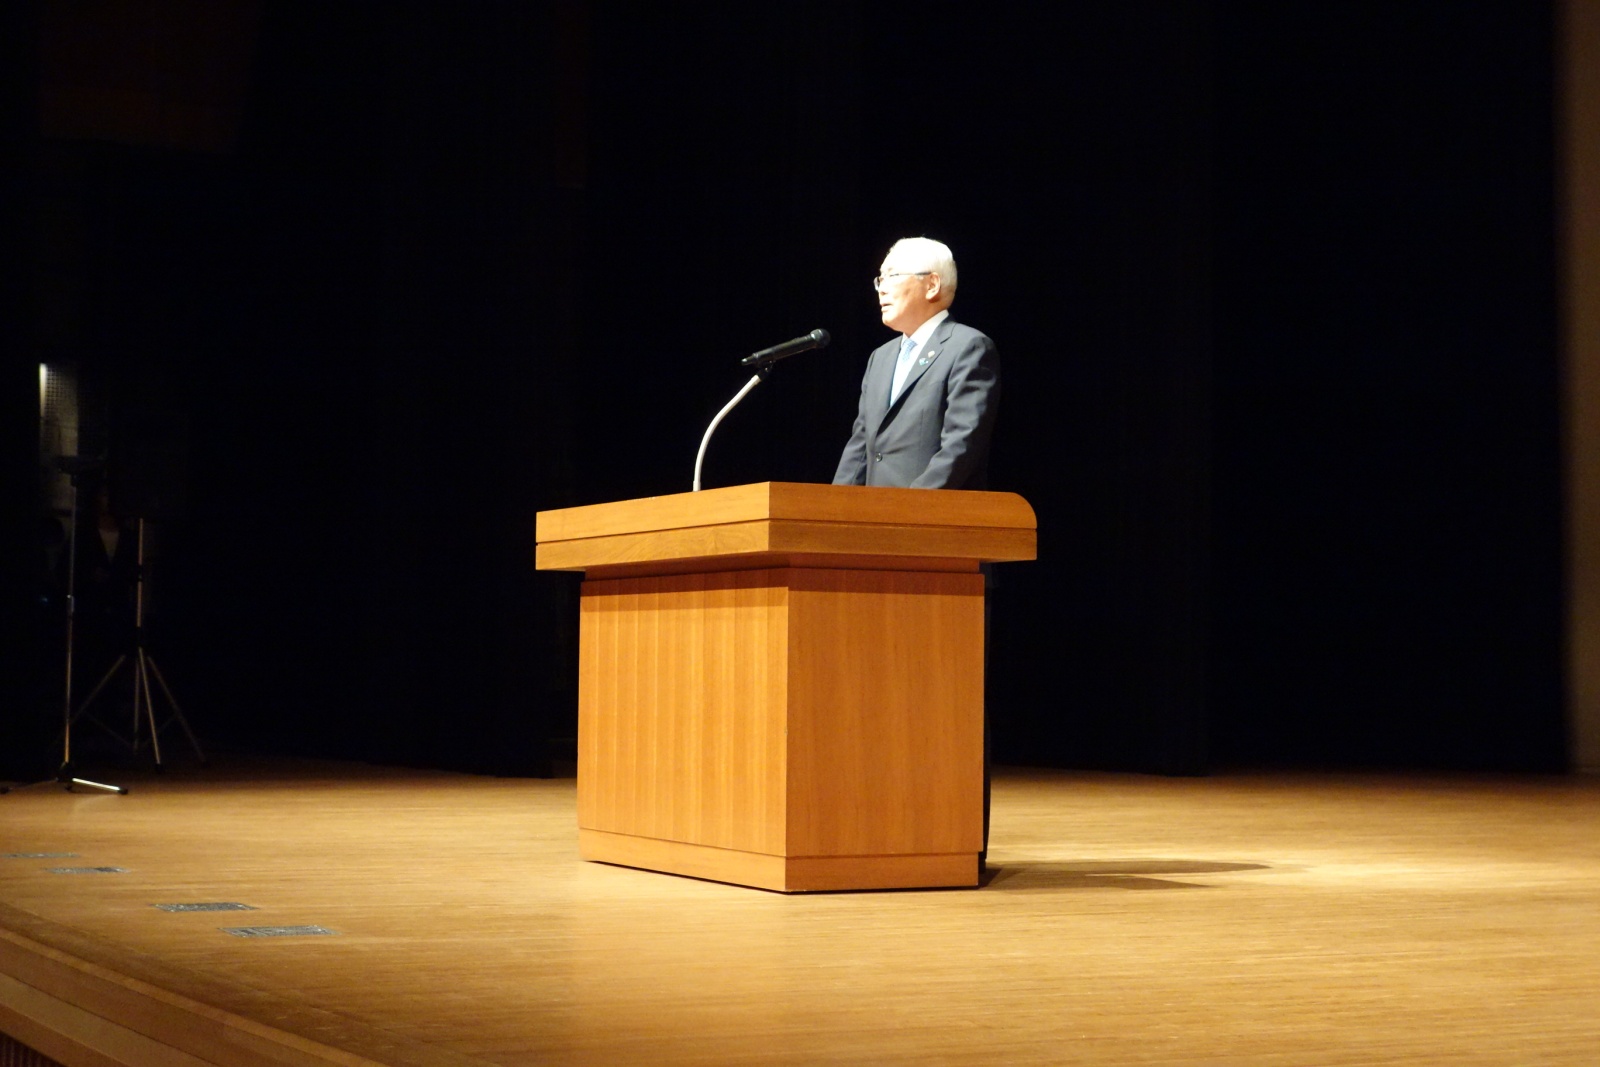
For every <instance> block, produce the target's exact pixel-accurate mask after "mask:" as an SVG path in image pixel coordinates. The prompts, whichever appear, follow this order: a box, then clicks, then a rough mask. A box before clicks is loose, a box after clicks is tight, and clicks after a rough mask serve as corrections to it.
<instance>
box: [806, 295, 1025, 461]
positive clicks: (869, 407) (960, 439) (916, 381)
mask: <svg viewBox="0 0 1600 1067" xmlns="http://www.w3.org/2000/svg"><path fill="white" fill-rule="evenodd" d="M899 355H900V338H899V336H898V335H897V336H896V337H895V338H894V340H892V341H890V342H889V343H887V344H885V345H883V346H882V347H881V348H877V349H874V350H873V353H872V355H871V356H870V357H868V359H867V373H866V376H865V377H863V378H862V379H861V406H860V410H859V411H858V413H857V415H856V424H855V429H854V430H853V432H852V433H851V434H850V443H849V444H847V445H845V447H844V455H842V456H840V457H839V469H838V470H837V471H836V472H835V473H834V476H833V484H834V485H897V486H909V487H911V488H913V489H982V488H984V486H985V485H986V484H987V472H986V467H987V464H988V458H989V436H990V434H991V433H992V432H993V430H994V418H995V410H996V408H997V406H998V402H999V399H1000V357H999V355H998V354H997V353H996V352H995V347H994V342H993V341H991V340H990V339H989V338H988V337H987V336H985V335H984V334H982V333H979V332H978V331H977V330H974V329H973V328H972V327H970V326H963V325H962V324H961V323H959V322H956V321H955V320H954V319H948V318H947V319H945V320H944V321H943V322H941V323H940V324H939V325H938V327H937V328H936V329H935V330H934V331H933V336H932V337H930V338H929V339H928V343H927V345H926V346H924V348H923V350H922V352H921V353H920V354H919V355H918V357H917V362H916V363H915V365H913V367H912V368H911V375H910V377H909V378H907V379H906V387H905V389H904V390H902V391H901V393H900V397H899V399H898V400H896V401H895V402H894V403H893V404H890V403H889V387H890V385H891V383H892V382H893V381H894V364H895V360H896V358H898V356H899Z"/></svg>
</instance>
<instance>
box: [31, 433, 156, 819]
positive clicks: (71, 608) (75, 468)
mask: <svg viewBox="0 0 1600 1067" xmlns="http://www.w3.org/2000/svg"><path fill="white" fill-rule="evenodd" d="M104 462H105V460H104V459H102V458H97V457H93V456H57V457H55V464H56V466H57V467H58V468H59V469H60V470H61V471H62V472H63V473H65V474H66V475H67V479H68V481H69V482H71V484H72V519H71V523H72V524H71V526H69V527H68V529H67V677H66V686H65V691H64V693H63V695H62V701H61V767H60V769H59V770H57V771H56V776H55V777H54V778H53V779H47V781H53V782H56V783H59V784H60V785H61V786H62V787H64V788H65V789H68V790H71V789H72V788H73V787H74V786H83V787H84V788H86V789H100V790H104V791H105V792H107V793H120V794H126V793H127V792H128V789H127V787H126V786H120V785H107V784H106V783H104V782H92V781H90V780H89V779H87V778H79V777H77V775H76V774H75V772H74V771H73V767H72V719H73V714H72V642H73V636H74V625H75V623H76V617H77V599H76V596H77V581H78V479H79V478H80V477H82V476H83V475H85V474H87V473H88V472H90V471H92V470H96V469H98V468H99V467H100V466H101V465H102V464H103V463H104ZM34 784H36V785H43V784H44V783H43V782H38V783H34ZM0 792H10V790H9V789H0Z"/></svg>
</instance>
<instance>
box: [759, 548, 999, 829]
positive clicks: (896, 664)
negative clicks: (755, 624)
mask: <svg viewBox="0 0 1600 1067" xmlns="http://www.w3.org/2000/svg"><path fill="white" fill-rule="evenodd" d="M789 574H790V575H791V579H790V581H791V590H790V598H791V606H790V622H789V625H790V629H789V657H790V664H789V672H790V703H789V814H788V830H789V851H788V854H789V855H790V856H792V857H793V856H871V855H883V856H890V855H913V854H914V855H928V856H932V855H948V854H954V853H968V854H973V855H976V853H977V851H978V850H979V848H981V847H982V836H983V638H984V633H983V577H982V575H979V574H950V573H918V572H903V571H902V572H891V571H844V570H840V571H824V570H795V571H790V572H789Z"/></svg>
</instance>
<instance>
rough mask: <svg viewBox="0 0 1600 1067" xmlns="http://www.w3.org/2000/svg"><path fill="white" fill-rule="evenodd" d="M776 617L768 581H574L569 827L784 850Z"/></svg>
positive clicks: (782, 629)
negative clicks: (572, 805)
mask: <svg viewBox="0 0 1600 1067" xmlns="http://www.w3.org/2000/svg"><path fill="white" fill-rule="evenodd" d="M786 608H787V591H786V590H785V589H784V588H783V587H782V586H781V585H778V584H775V583H774V581H773V572H772V571H740V572H735V573H719V574H687V575H672V576H662V577H652V578H629V579H617V580H607V581H592V582H586V583H585V584H584V587H583V596H582V601H581V618H580V633H579V642H580V652H579V685H578V688H579V695H578V823H579V825H580V826H581V827H583V828H585V829H589V830H598V831H605V832H607V833H612V834H629V835H634V836H638V837H646V838H652V839H657V840H664V841H679V842H687V843H693V844H698V845H707V846H713V847H716V848H723V849H738V850H742V851H748V852H766V853H781V852H782V851H783V836H784V817H783V813H784V807H783V805H784V788H783V782H784V777H783V776H784V758H785V752H784V746H783V737H784V734H783V710H784V700H785V685H786V667H787V661H786V657H785V649H786V647H787V626H786Z"/></svg>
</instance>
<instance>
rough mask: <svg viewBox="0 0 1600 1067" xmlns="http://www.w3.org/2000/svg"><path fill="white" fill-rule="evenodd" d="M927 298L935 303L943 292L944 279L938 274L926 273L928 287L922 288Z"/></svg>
mask: <svg viewBox="0 0 1600 1067" xmlns="http://www.w3.org/2000/svg"><path fill="white" fill-rule="evenodd" d="M924 292H925V293H926V295H927V297H928V299H929V300H931V301H933V302H935V303H937V302H938V300H939V298H940V296H941V295H943V293H944V279H943V278H941V277H939V275H938V274H929V275H928V287H927V289H926V290H924Z"/></svg>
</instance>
